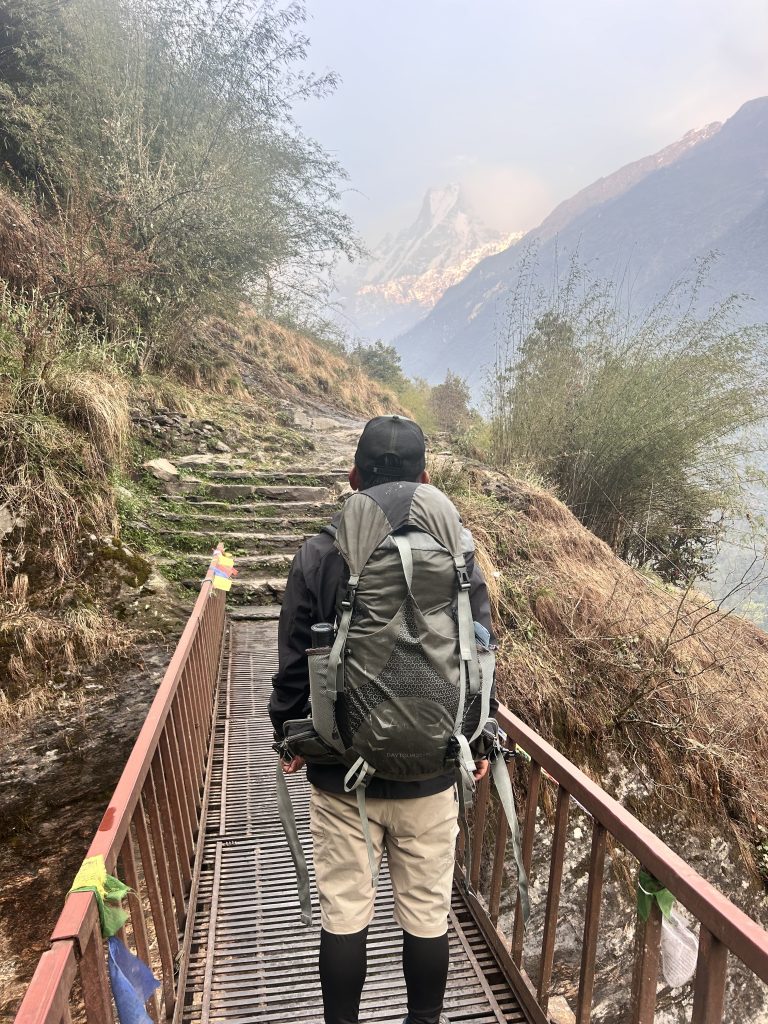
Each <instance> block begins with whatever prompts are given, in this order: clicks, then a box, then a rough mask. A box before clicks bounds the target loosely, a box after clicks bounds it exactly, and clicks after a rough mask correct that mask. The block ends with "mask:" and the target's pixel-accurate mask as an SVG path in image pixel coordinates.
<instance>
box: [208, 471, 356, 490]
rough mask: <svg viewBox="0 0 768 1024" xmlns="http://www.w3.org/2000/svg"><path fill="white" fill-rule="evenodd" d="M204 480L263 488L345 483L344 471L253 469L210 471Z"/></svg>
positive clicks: (331, 485)
mask: <svg viewBox="0 0 768 1024" xmlns="http://www.w3.org/2000/svg"><path fill="white" fill-rule="evenodd" d="M206 480H232V481H236V480H243V481H247V482H248V483H252V484H257V485H260V486H261V485H263V486H286V487H302V486H306V485H309V486H318V485H323V486H326V487H333V486H334V485H335V484H338V483H341V484H345V483H346V482H347V473H346V471H339V470H318V471H317V472H315V473H311V472H308V473H262V472H260V471H259V469H258V468H253V469H211V471H210V472H208V473H206Z"/></svg>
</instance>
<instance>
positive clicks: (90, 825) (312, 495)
mask: <svg viewBox="0 0 768 1024" xmlns="http://www.w3.org/2000/svg"><path fill="white" fill-rule="evenodd" d="M282 405H283V412H284V416H285V419H286V420H289V419H290V420H292V421H293V424H294V427H293V429H294V430H296V431H298V432H300V433H301V434H303V435H305V437H306V440H307V444H306V448H307V449H308V454H307V456H306V461H305V462H303V463H302V464H297V465H290V466H287V467H286V466H284V465H283V466H280V465H278V466H276V465H275V463H276V461H277V460H276V459H270V458H269V456H268V453H266V452H262V451H254V452H253V454H251V453H250V452H249V451H243V450H242V449H241V450H239V451H237V452H231V451H224V450H222V449H223V448H227V447H228V445H227V444H226V442H223V441H220V440H217V441H216V448H217V449H218V450H216V451H213V452H211V451H207V452H202V451H199V452H190V451H189V447H190V446H191V444H193V443H197V442H198V441H199V439H197V438H188V437H183V438H182V439H181V441H182V443H181V444H179V445H178V447H175V446H174V443H173V442H174V440H175V439H178V434H176V435H174V433H173V432H171V431H170V430H169V429H168V426H167V425H166V424H162V425H161V427H162V429H161V430H155V431H154V433H155V435H156V438H157V441H156V443H155V445H154V447H155V449H156V450H158V456H159V457H158V458H157V459H151V460H149V464H148V465H147V466H146V467H145V468H144V472H145V473H146V474H147V475H148V478H154V480H153V487H154V490H155V500H153V502H152V505H151V508H150V509H148V510H147V511H146V512H145V516H146V518H147V522H142V523H135V524H132V525H133V527H134V534H135V533H136V531H137V530H138V531H139V532H142V531H143V530H146V532H147V536H148V538H150V537H154V538H161V539H162V542H163V551H164V553H163V555H161V556H157V557H155V558H154V559H153V560H152V561H153V564H154V569H155V570H156V571H155V573H154V574H153V584H152V586H151V587H143V588H140V589H139V590H137V591H136V595H135V597H133V598H131V599H130V600H128V601H127V604H128V606H129V607H132V606H133V605H136V606H137V614H138V609H139V608H140V609H141V614H142V615H143V616H144V617H145V618H146V617H148V616H151V615H152V614H153V612H152V604H153V603H154V605H155V606H156V608H160V607H162V609H163V612H165V611H167V610H168V607H169V606H172V607H173V613H174V614H173V616H172V618H175V621H176V625H175V626H174V627H173V628H169V629H167V631H166V634H165V636H164V638H163V642H160V643H159V642H157V639H156V640H154V641H153V642H150V643H145V644H143V645H140V646H138V647H137V648H136V649H135V655H134V656H133V657H132V658H131V659H130V661H129V662H127V663H123V664H122V665H118V666H115V668H114V671H113V672H112V673H111V674H108V677H106V678H105V677H104V673H103V670H102V671H101V672H100V673H97V672H94V673H93V674H92V675H89V674H88V671H87V669H86V672H85V681H84V685H83V686H82V687H81V689H80V690H79V691H78V692H77V693H73V694H62V695H61V699H60V701H59V702H58V703H55V704H53V705H52V706H51V707H50V708H47V709H46V710H44V711H42V712H41V713H40V714H39V715H36V716H35V717H34V719H31V720H30V721H29V722H27V723H26V724H24V725H22V726H20V727H18V728H17V729H15V730H14V731H13V732H12V733H9V734H8V735H7V736H5V737H3V738H2V739H0V760H1V761H2V764H3V776H2V779H0V822H1V823H2V825H0V1022H3V1024H5V1022H10V1021H12V1020H13V1017H14V1014H15V1010H16V1008H17V1006H18V1003H19V1001H20V998H21V995H22V993H23V990H24V986H25V983H26V981H27V980H28V979H29V977H30V975H31V973H32V970H33V969H34V965H35V963H36V961H37V959H38V957H39V955H40V953H41V952H42V951H43V950H44V949H45V948H46V945H47V943H46V939H47V936H48V934H49V933H50V930H51V928H52V926H53V924H54V922H55V920H56V917H57V916H58V913H59V910H60V908H61V905H62V903H63V900H64V897H65V894H66V891H67V889H68V887H69V885H70V884H71V880H72V878H73V877H74V874H75V872H76V870H77V868H78V866H79V864H80V862H81V860H82V858H83V855H84V853H85V851H86V849H87V847H88V844H89V842H90V839H91V836H92V834H93V832H94V830H95V828H96V827H97V825H98V822H99V820H100V818H101V815H102V813H103V810H104V807H105V805H106V802H107V801H108V799H109V795H110V793H111V791H112V790H113V788H114V786H115V784H116V782H117V779H118V777H119V775H120V772H121V770H122V767H123V765H124V763H125V761H126V759H127V757H128V754H129V752H130V748H131V746H132V744H133V742H134V739H135V737H136V734H137V733H138V730H139V728H140V727H141V723H142V721H143V719H144V717H145V715H146V711H147V709H148V707H149V705H150V703H151V701H152V698H153V696H154V692H155V689H156V688H157V685H158V683H159V682H160V680H161V678H162V674H163V671H164V668H165V665H166V664H167V662H168V659H169V658H170V654H171V652H172V651H173V647H174V645H175V642H176V639H177V637H178V633H179V632H180V630H181V628H182V626H183V623H184V620H185V618H186V613H187V612H188V610H189V609H191V607H192V604H193V602H194V600H195V596H196V593H197V591H198V589H199V586H200V583H201V580H202V579H203V576H204V575H205V572H206V570H207V567H208V564H209V562H210V558H211V551H212V549H213V547H214V546H215V545H216V544H217V543H218V542H223V543H224V545H225V547H226V549H227V551H228V552H230V553H231V554H233V555H234V556H235V565H236V567H237V568H238V577H237V578H236V580H235V581H234V582H233V587H232V591H231V592H230V595H229V598H228V603H229V605H230V606H231V609H232V614H233V616H235V617H237V618H258V619H263V618H277V616H278V615H279V611H280V604H279V603H280V600H281V598H282V594H283V592H284V590H285V585H286V579H287V575H288V570H289V567H290V563H291V559H292V558H293V555H294V553H295V552H296V550H297V548H298V547H299V545H300V544H301V543H302V541H303V539H304V537H305V536H307V535H308V534H311V533H314V532H316V531H317V530H318V529H319V528H320V527H321V526H323V525H324V524H325V523H327V522H328V521H329V519H330V517H331V515H332V514H333V511H334V510H335V509H336V508H337V507H338V502H339V498H340V496H341V495H342V494H343V493H344V491H345V490H346V489H348V484H347V479H346V478H347V473H348V470H349V467H350V465H351V464H352V461H353V456H354V450H355V445H356V442H357V438H358V436H359V433H360V430H361V428H362V426H363V423H364V421H363V420H359V419H355V418H352V417H349V416H346V415H344V414H343V413H337V412H335V411H333V410H331V409H328V408H325V407H312V406H310V405H308V404H304V403H302V404H300V405H299V404H289V403H287V402H284V403H282ZM158 418H159V417H158ZM166 419H168V417H166ZM216 433H218V434H219V435H220V436H226V435H222V432H221V431H220V430H219V429H218V428H216ZM214 436H216V435H215V434H214ZM166 443H167V446H166ZM177 443H178V441H177ZM200 447H202V444H201V445H200ZM209 447H210V446H209ZM183 448H186V449H187V450H186V451H183V450H179V449H183ZM160 456H162V457H161V458H160ZM153 463H154V464H155V465H154V468H153V465H152V464H153ZM158 463H162V468H161V469H157V464H158ZM163 578H165V580H167V581H171V584H176V586H173V585H169V584H167V583H165V582H163ZM158 580H159V581H160V582H158ZM31 906H35V907H36V908H41V907H42V908H44V909H43V910H42V911H36V913H35V914H30V912H29V908H30V907H31Z"/></svg>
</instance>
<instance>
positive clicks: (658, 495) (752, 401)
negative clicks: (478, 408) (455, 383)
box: [489, 272, 768, 579]
mask: <svg viewBox="0 0 768 1024" xmlns="http://www.w3.org/2000/svg"><path fill="white" fill-rule="evenodd" d="M701 284H702V279H701V278H700V279H698V280H697V281H695V282H693V284H687V285H686V284H684V283H683V284H681V285H679V286H677V287H676V288H675V289H673V290H672V291H671V292H670V294H669V295H668V296H666V297H665V298H664V299H663V300H662V301H661V302H659V303H658V304H657V305H656V306H654V307H653V308H652V309H650V310H649V311H646V312H645V313H643V314H642V315H640V316H632V315H630V314H626V313H623V312H622V311H621V309H620V308H619V304H618V302H617V301H616V296H615V294H614V290H613V289H612V288H611V287H608V286H606V285H604V284H602V283H600V282H596V281H590V280H588V279H587V280H586V281H585V279H584V275H583V274H582V275H579V274H578V273H576V272H572V274H571V277H570V278H569V279H568V281H566V282H565V284H564V285H563V286H562V287H561V288H560V290H559V291H556V293H555V295H554V297H552V296H551V295H550V296H549V297H548V298H546V299H544V298H539V299H538V300H534V301H531V296H530V294H528V295H527V296H526V300H525V301H520V302H518V303H517V304H514V305H513V307H512V308H511V310H510V313H509V318H508V323H507V340H506V341H505V342H504V343H503V344H501V345H500V346H499V348H498V352H497V361H496V368H495V373H494V377H493V380H492V384H491V388H490V396H489V397H490V402H491V406H492V451H493V456H494V459H495V461H496V462H497V463H498V464H499V465H502V466H509V465H511V464H513V463H514V462H521V461H522V462H524V463H528V464H529V465H531V466H532V467H533V468H534V470H535V471H537V472H539V473H541V475H542V476H543V477H544V478H545V479H547V480H548V481H550V483H552V484H554V486H555V487H556V489H557V491H558V493H559V494H560V496H561V497H562V498H563V500H564V501H565V502H566V504H568V505H569V506H570V508H571V509H572V510H573V511H574V512H575V513H576V515H577V516H578V517H579V519H581V521H582V522H583V523H584V524H585V525H586V526H588V527H589V528H590V529H591V530H592V531H593V532H594V533H596V534H597V535H598V536H599V537H601V538H602V539H603V540H605V541H607V542H608V543H609V544H610V545H611V546H612V547H613V548H614V550H616V551H618V552H620V553H621V554H622V555H623V556H624V557H625V558H627V559H628V560H629V561H632V562H634V563H635V564H639V565H647V564H651V565H653V566H654V567H655V568H656V569H657V570H659V571H660V572H662V574H665V573H667V574H668V575H669V578H672V579H676V578H679V577H680V576H687V575H689V574H691V573H693V574H700V573H701V572H702V571H705V569H706V565H707V563H708V561H709V558H710V557H711V554H712V551H713V545H714V543H715V541H716V539H717V530H716V527H715V525H714V523H715V521H716V520H717V519H718V518H720V517H722V515H723V514H724V513H728V514H732V513H733V512H734V511H735V510H737V509H738V507H739V504H740V501H741V490H740V473H741V470H742V468H743V466H744V461H745V459H746V458H747V457H748V455H749V454H750V452H751V450H752V447H753V444H754V435H753V433H752V428H754V427H755V426H756V425H757V424H759V423H760V422H761V421H762V420H764V418H765V416H766V409H767V408H768V405H767V404H766V399H767V398H768V374H767V372H766V364H765V359H764V354H763V353H764V345H765V339H766V336H767V333H766V329H765V328H764V327H762V326H758V327H752V328H749V327H741V326H738V325H737V324H738V314H739V313H740V305H739V302H738V301H737V300H736V299H735V298H731V299H728V300H727V301H725V302H723V303H721V304H720V305H718V306H716V307H714V308H712V309H710V310H709V311H708V312H705V313H702V314H697V313H696V312H695V310H696V309H697V308H698V306H699V300H700V297H701V292H700V287H701Z"/></svg>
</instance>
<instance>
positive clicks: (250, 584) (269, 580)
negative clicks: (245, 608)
mask: <svg viewBox="0 0 768 1024" xmlns="http://www.w3.org/2000/svg"><path fill="white" fill-rule="evenodd" d="M287 583H288V580H287V578H286V577H284V576H267V575H257V574H255V573H254V574H253V575H248V576H238V577H237V578H236V579H234V580H232V588H231V590H230V591H229V592H228V594H227V604H239V605H241V604H244V605H271V604H274V603H275V602H277V603H278V604H279V603H280V602H281V601H282V599H283V594H284V593H285V588H286V585H287ZM181 586H183V587H186V588H187V589H189V590H199V589H200V580H199V579H194V578H190V579H185V580H182V581H181Z"/></svg>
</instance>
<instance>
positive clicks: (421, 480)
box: [419, 469, 429, 484]
mask: <svg viewBox="0 0 768 1024" xmlns="http://www.w3.org/2000/svg"><path fill="white" fill-rule="evenodd" d="M419 483H420V484H428V483H429V473H428V472H427V470H426V469H425V470H424V472H423V473H422V474H421V476H420V477H419Z"/></svg>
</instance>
